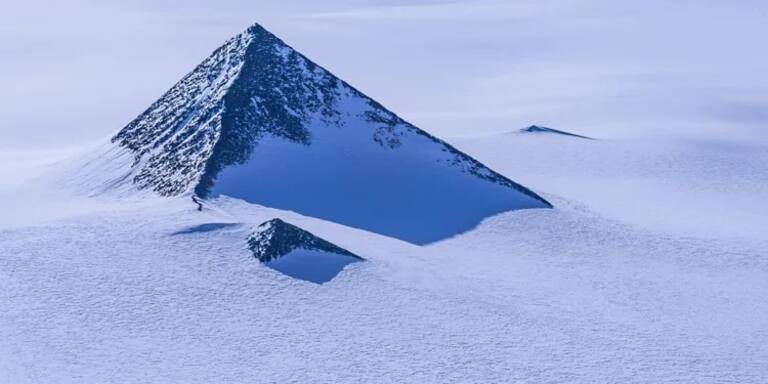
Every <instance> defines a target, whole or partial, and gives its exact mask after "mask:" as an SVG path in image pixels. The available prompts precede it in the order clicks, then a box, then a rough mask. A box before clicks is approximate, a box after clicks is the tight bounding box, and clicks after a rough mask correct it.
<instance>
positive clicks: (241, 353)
mask: <svg viewBox="0 0 768 384" xmlns="http://www.w3.org/2000/svg"><path fill="white" fill-rule="evenodd" d="M559 128H560V127H559ZM454 144H456V145H457V147H458V148H460V149H461V150H464V151H465V152H467V153H468V154H470V155H472V156H474V157H475V158H478V159H479V160H480V161H483V162H484V163H486V164H488V165H489V166H490V167H492V168H494V169H496V170H498V171H499V172H501V173H502V174H504V175H506V176H509V177H514V178H515V180H519V181H520V182H521V183H522V184H524V185H526V186H529V187H531V188H533V189H534V190H535V191H536V192H539V193H542V194H543V196H544V197H545V198H547V199H548V200H549V201H550V202H552V203H553V205H554V206H555V208H554V209H537V210H523V211H514V212H508V213H502V214H500V215H497V216H494V217H491V218H489V219H487V220H485V221H484V222H483V223H482V224H481V225H480V226H479V227H478V228H475V229H474V230H472V231H470V232H466V233H464V234H461V235H459V236H456V237H453V238H450V239H447V240H444V241H441V242H438V243H434V244H430V245H426V246H422V247H419V246H415V245H412V244H409V243H406V242H403V241H399V240H396V239H393V238H387V237H384V236H380V235H376V234H373V233H370V232H366V231H363V230H359V229H354V228H350V227H345V226H342V225H338V224H333V223H330V222H327V221H322V220H319V219H314V218H310V217H305V216H301V215H298V214H295V213H292V212H286V211H278V210H273V209H270V208H265V207H260V206H256V205H252V204H247V203H245V202H242V201H240V200H235V199H230V198H226V197H221V198H218V199H216V200H213V201H210V202H208V203H207V208H206V209H205V210H203V211H202V212H198V211H197V210H196V207H195V205H194V204H193V203H192V202H191V201H190V200H189V198H188V197H184V198H173V199H164V198H143V199H140V200H139V199H124V200H116V199H115V200H109V199H107V198H106V197H101V198H98V199H82V198H79V199H74V198H72V199H71V200H70V199H69V198H68V197H66V195H64V192H60V191H58V190H55V191H48V192H47V193H46V194H45V196H46V197H45V198H41V197H36V196H35V195H34V191H30V190H20V189H18V187H17V189H16V190H15V192H13V191H11V192H3V195H2V196H0V197H2V199H0V201H1V202H0V205H1V207H0V212H15V214H14V215H10V216H9V215H3V216H1V217H2V223H0V224H2V226H0V228H3V229H1V230H0V255H1V257H0V306H2V308H3V311H2V312H0V340H2V342H0V381H2V382H7V383H50V382H56V383H70V382H71V383H102V382H114V383H143V382H146V383H158V382H183V383H211V382H236V383H244V382H280V383H285V382H302V383H306V382H318V383H327V382H409V383H425V382H436V383H444V382H476V383H486V382H529V383H596V382H605V383H764V382H766V381H768V368H767V367H766V364H765V362H766V361H768V300H766V299H765V292H768V256H767V254H768V236H766V229H765V225H762V226H761V225H760V224H764V219H763V218H764V217H765V214H766V213H768V210H767V209H766V202H765V200H764V199H761V196H762V197H764V196H766V192H767V191H766V189H765V188H766V182H765V181H766V180H768V175H767V174H766V172H767V171H766V169H765V166H764V164H766V161H767V160H768V159H766V148H768V147H767V146H765V145H763V144H762V143H749V144H747V143H734V144H733V145H725V144H719V145H707V143H702V142H672V141H653V142H651V141H638V142H629V141H610V140H603V141H600V140H599V141H589V140H581V139H577V138H565V137H552V136H546V135H524V134H517V133H515V134H508V135H501V136H485V137H475V138H465V139H460V140H454ZM22 197H23V198H22ZM24 201H27V202H29V203H25V202H24ZM28 204H31V205H34V207H31V206H30V205H28ZM49 205H52V206H56V207H67V209H66V210H61V209H58V210H56V212H55V215H52V216H51V217H45V215H44V214H43V213H44V212H45V211H46V209H47V206H49ZM80 207H81V208H82V209H78V208H80ZM33 208H34V211H36V212H38V215H36V216H34V217H31V218H30V217H28V218H27V219H26V220H24V221H19V222H18V223H17V221H16V220H17V219H18V220H20V219H21V218H22V216H23V212H24V211H25V209H33ZM78 211H80V212H78ZM75 212H78V213H75ZM275 217H280V218H282V219H284V220H286V221H288V222H290V223H292V224H295V225H297V226H300V227H302V228H304V229H306V230H308V231H311V232H312V233H314V234H316V235H318V236H320V237H322V238H324V239H327V240H329V241H332V242H333V243H334V244H337V245H339V246H341V247H343V248H345V249H348V250H349V251H351V252H354V253H355V254H357V255H360V256H361V257H363V258H365V259H366V261H365V262H360V263H353V264H350V265H348V266H347V267H346V268H345V269H344V271H343V272H342V273H341V274H339V275H338V276H337V277H336V278H334V279H333V280H331V281H330V282H327V283H325V284H322V285H318V284H313V283H309V282H305V281H301V280H295V279H292V278H290V277H287V276H285V275H282V274H280V273H278V272H276V271H274V270H272V269H270V268H268V267H266V266H264V265H262V264H260V263H258V261H257V260H255V259H254V258H253V256H252V255H251V253H250V251H249V250H248V249H246V245H245V240H246V237H247V236H248V234H249V233H250V232H251V230H252V229H253V227H254V226H255V225H258V224H260V223H262V222H264V221H266V220H269V219H272V218H275Z"/></svg>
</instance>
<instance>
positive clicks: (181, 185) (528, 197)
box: [112, 25, 550, 244]
mask: <svg viewBox="0 0 768 384" xmlns="http://www.w3.org/2000/svg"><path fill="white" fill-rule="evenodd" d="M403 92H408V90H407V89H404V90H403ZM112 141H113V142H114V143H116V144H117V145H118V146H119V147H120V148H121V150H123V151H127V152H129V153H130V156H131V158H132V159H133V164H132V165H131V167H130V171H128V172H129V174H127V175H125V176H124V177H122V179H123V180H130V182H131V183H133V184H134V185H135V187H137V188H139V189H151V190H154V191H156V192H157V193H159V194H161V195H165V196H175V195H182V194H190V193H194V194H196V195H197V196H199V197H201V198H214V197H217V196H220V195H227V196H230V197H235V198H239V199H243V200H245V201H248V202H251V203H256V204H261V205H265V206H270V207H274V208H280V209H286V210H292V211H296V212H299V213H301V214H304V215H308V216H315V217H318V218H322V219H326V220H330V221H334V222H337V223H341V224H344V225H348V226H352V227H357V228H362V229H366V230H369V231H373V232H377V233H380V234H384V235H387V236H392V237H396V238H400V239H402V240H406V241H409V242H413V243H418V244H423V243H428V242H432V241H436V240H440V239H443V238H446V237H449V236H452V235H454V234H457V233H460V232H463V231H465V230H468V229H470V228H472V227H473V226H475V225H477V224H478V223H479V222H480V221H481V220H482V219H483V218H485V217H488V216H491V215H494V214H496V213H499V212H503V211H508V210H514V209H523V208H545V207H550V205H549V203H548V202H546V201H545V200H544V199H542V198H541V197H539V196H538V195H536V194H535V193H533V192H531V191H530V190H528V189H526V188H524V187H522V186H520V185H518V184H516V183H514V182H512V181H511V180H509V179H508V178H506V177H504V176H502V175H500V174H498V173H496V172H494V171H492V170H491V169H489V168H487V167H486V166H484V165H483V164H481V163H479V162H478V161H476V160H475V159H473V158H471V157H469V156H467V155H465V154H464V153H462V152H460V151H458V150H457V149H455V148H453V147H452V146H450V145H449V144H447V143H445V142H443V141H441V140H439V139H437V138H435V137H433V136H431V135H429V134H428V133H426V132H424V131H422V130H420V129H418V128H416V127H415V126H413V125H411V124H410V123H408V122H406V121H404V120H403V119H401V118H400V117H398V116H397V115H395V114H394V113H392V112H390V111H389V110H387V109H386V108H384V107H383V106H381V105H380V104H379V103H377V102H376V101H374V100H372V99H371V98H369V97H367V96H365V95H364V94H362V93H361V92H359V91H358V90H356V89H355V88H353V87H352V86H350V85H349V84H347V83H345V82H344V81H342V80H339V79H338V78H337V77H335V76H334V75H332V74H331V73H330V72H328V71H327V70H325V69H323V68H321V67H320V66H318V65H316V64H315V63H313V62H312V61H310V60H309V59H307V58H306V57H304V56H303V55H301V54H300V53H298V52H296V51H295V50H293V49H292V48H291V47H289V46H288V45H286V44H285V43H284V42H282V41H281V40H280V39H278V38H277V37H275V36H274V35H272V34H271V33H269V32H268V31H266V30H265V29H264V28H262V27H261V26H259V25H254V26H252V27H250V28H249V29H248V30H246V31H245V32H244V33H242V34H240V35H238V36H236V37H234V38H232V39H230V40H229V41H227V42H226V43H225V44H224V45H223V46H222V47H220V48H218V49H217V50H216V51H214V52H213V54H212V55H211V56H210V57H208V58H207V59H206V60H205V61H203V62H202V63H201V64H200V65H199V66H198V67H197V68H195V69H194V70H193V71H192V72H191V73H190V74H188V75H187V76H185V77H184V78H183V79H182V80H181V81H180V82H179V83H177V84H176V85H174V86H173V87H172V88H171V89H170V90H169V91H168V92H167V93H166V94H165V95H163V96H162V97H161V98H160V99H159V100H157V101H156V102H155V103H154V104H152V105H151V106H150V107H149V109H147V110H146V111H145V112H144V113H142V114H141V115H140V116H139V117H137V118H136V119H135V120H134V121H132V122H131V123H129V124H128V125H127V126H126V127H125V128H124V129H123V130H121V131H120V132H119V133H118V134H117V135H116V136H115V137H114V138H113V140H112Z"/></svg>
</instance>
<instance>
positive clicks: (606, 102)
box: [0, 0, 768, 150]
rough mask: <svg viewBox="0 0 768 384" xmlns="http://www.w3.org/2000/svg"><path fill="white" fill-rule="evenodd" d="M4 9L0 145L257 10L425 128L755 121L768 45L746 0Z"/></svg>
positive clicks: (762, 119)
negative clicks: (759, 43)
mask: <svg viewBox="0 0 768 384" xmlns="http://www.w3.org/2000/svg"><path fill="white" fill-rule="evenodd" d="M534 5H535V6H534ZM7 8H8V9H7V10H5V11H4V13H3V15H0V21H2V27H0V46H1V47H2V48H1V49H2V51H3V52H4V55H3V56H4V58H5V60H4V69H5V70H4V71H3V73H2V74H0V84H1V85H3V86H4V88H5V89H10V90H11V92H5V93H3V96H0V102H1V103H2V104H3V105H5V106H6V108H7V109H6V118H5V119H4V123H3V125H2V132H3V141H2V145H0V147H1V148H3V149H5V150H10V149H18V150H27V149H35V148H61V147H73V146H82V145H84V144H90V143H95V142H98V141H102V140H104V139H105V138H106V137H109V136H110V135H112V134H114V133H115V132H117V131H118V130H119V129H121V128H122V127H123V126H124V125H125V124H127V123H128V122H129V121H130V120H132V119H133V118H134V117H136V116H137V115H138V114H140V113H141V112H142V111H143V110H144V109H146V108H147V107H148V106H149V105H150V104H151V103H152V102H153V101H155V100H156V99H157V98H158V97H160V96H161V95H162V93H163V92H165V91H166V90H167V89H168V88H169V87H171V86H172V85H173V84H174V83H175V82H176V81H178V80H179V79H180V78H181V77H182V76H184V75H185V74H186V73H187V72H189V71H190V70H191V69H192V68H194V66H195V65H197V64H198V63H199V62H200V61H202V60H203V59H204V58H205V57H206V56H208V54H210V52H212V51H213V50H214V49H215V48H216V47H218V46H219V45H220V44H221V43H222V42H223V41H225V40H226V39H228V38H229V37H231V36H232V35H234V34H236V33H239V32H240V31H242V30H243V29H244V28H246V27H247V26H248V25H250V24H252V23H255V22H258V23H260V24H262V25H263V26H265V27H266V28H267V29H269V30H270V31H271V32H273V33H275V34H276V35H277V36H279V37H280V38H282V39H283V40H285V41H286V42H287V43H288V44H290V45H292V46H293V47H295V48H296V49H297V50H299V51H301V52H303V53H304V54H305V55H307V56H308V57H309V58H310V59H312V60H314V61H316V62H317V63H318V64H320V65H322V66H324V67H326V68H327V69H329V70H330V71H332V72H333V73H335V74H336V75H338V76H339V77H341V78H342V79H345V80H346V81H348V82H349V83H350V84H352V85H353V86H355V87H357V88H358V89H360V90H362V91H363V92H365V93H366V94H368V95H369V96H371V97H373V98H374V99H377V100H378V101H380V102H381V103H382V104H384V105H385V106H386V107H388V108H389V109H391V110H392V111H394V112H396V113H397V114H399V115H401V116H402V117H404V118H405V119H407V120H409V121H411V122H412V123H414V124H416V125H417V126H419V127H421V128H423V129H425V130H427V131H430V132H433V133H435V134H437V135H443V136H448V137H451V136H465V135H476V134H490V133H497V132H505V131H512V130H516V129H519V128H522V127H524V126H527V125H530V124H540V125H547V126H552V127H554V128H558V129H565V130H570V131H575V132H578V133H581V134H585V135H591V136H598V137H604V138H613V137H634V136H645V135H651V136H653V135H672V136H683V137H690V136H691V135H692V134H695V135H700V136H701V137H702V138H724V137H726V136H739V137H746V136H754V137H756V138H758V139H761V140H762V139H765V138H766V137H767V136H768V135H767V134H766V132H765V131H766V130H765V129H764V127H765V124H766V122H768V112H766V111H767V110H768V108H766V106H767V105H768V96H766V95H767V94H768V92H766V91H767V90H768V76H765V75H766V73H765V72H766V68H768V54H766V53H764V51H763V50H760V47H756V46H754V45H753V44H752V42H753V41H755V39H753V38H751V37H754V36H760V35H763V36H765V35H768V4H765V3H762V2H758V1H748V2H739V3H738V4H737V3H728V4H724V3H720V2H715V1H708V2H689V1H673V2H668V1H667V2H661V1H658V2H656V3H655V4H653V5H649V4H648V3H646V2H644V3H643V5H642V7H641V6H639V5H633V4H632V2H630V1H618V2H617V1H602V0H589V1H586V0H582V1H546V2H532V1H522V2H515V3H513V4H511V3H509V2H500V1H473V2H471V1H451V2H446V1H419V2H413V1H408V2H405V1H372V2H371V1H369V2H363V1H351V0H350V1H344V0H334V1H331V2H324V3H323V4H318V3H317V2H310V1H280V2H278V1H266V2H259V4H253V3H252V2H246V1H240V0H229V1H224V2H217V4H210V3H206V2H202V1H193V2H184V4H183V7H180V6H179V3H177V2H173V1H154V2H150V1H134V2H122V1H121V2H116V1H107V2H104V1H101V2H96V1H90V0H78V1H73V2H68V3H67V4H66V5H64V4H62V3H60V2H54V1H50V0H33V1H28V2H24V3H14V4H10V5H9V6H8V7H7ZM681 25H684V27H681Z"/></svg>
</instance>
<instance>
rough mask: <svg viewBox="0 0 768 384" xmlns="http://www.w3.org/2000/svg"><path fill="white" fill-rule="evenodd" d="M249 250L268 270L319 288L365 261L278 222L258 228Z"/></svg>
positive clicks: (287, 224) (269, 222) (249, 238)
mask: <svg viewBox="0 0 768 384" xmlns="http://www.w3.org/2000/svg"><path fill="white" fill-rule="evenodd" d="M248 249H250V250H251V252H253V256H254V257H256V258H257V259H259V261H261V262H262V263H264V264H265V265H266V266H267V267H269V268H272V269H274V270H277V271H279V272H281V273H283V274H285V275H288V276H291V277H294V278H297V279H302V280H306V281H311V282H314V283H318V284H322V283H324V282H327V281H330V280H331V279H333V278H334V277H336V275H338V274H339V273H340V272H341V271H342V270H343V269H344V267H345V266H347V265H348V264H351V263H354V262H358V261H363V260H364V259H363V258H361V257H360V256H357V255H355V254H354V253H352V252H350V251H348V250H346V249H344V248H341V247H339V246H337V245H335V244H333V243H330V242H328V241H326V240H324V239H321V238H319V237H317V236H315V235H313V234H312V233H310V232H308V231H305V230H303V229H301V228H299V227H297V226H295V225H292V224H289V223H286V222H285V221H283V220H280V219H272V220H269V221H267V222H265V223H262V224H261V225H259V226H258V228H257V229H256V231H255V232H254V233H252V234H251V235H250V236H249V237H248Z"/></svg>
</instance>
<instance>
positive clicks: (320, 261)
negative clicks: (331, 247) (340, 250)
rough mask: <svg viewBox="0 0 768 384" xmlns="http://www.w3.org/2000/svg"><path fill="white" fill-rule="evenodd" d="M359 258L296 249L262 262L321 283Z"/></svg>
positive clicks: (287, 272)
mask: <svg viewBox="0 0 768 384" xmlns="http://www.w3.org/2000/svg"><path fill="white" fill-rule="evenodd" d="M358 261H360V259H357V258H354V257H351V256H346V255H339V254H337V253H331V252H323V251H308V250H305V249H296V250H293V251H291V252H290V253H289V254H287V255H285V256H281V257H278V258H276V259H272V260H270V261H267V262H265V263H264V265H266V266H267V267H269V268H272V269H274V270H276V271H278V272H281V273H283V274H285V275H288V276H291V277H294V278H297V279H301V280H306V281H311V282H313V283H318V284H322V283H325V282H328V281H331V279H333V278H334V277H336V275H338V274H339V273H340V272H341V271H342V270H343V269H344V267H346V266H347V265H349V264H352V263H354V262H358Z"/></svg>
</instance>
